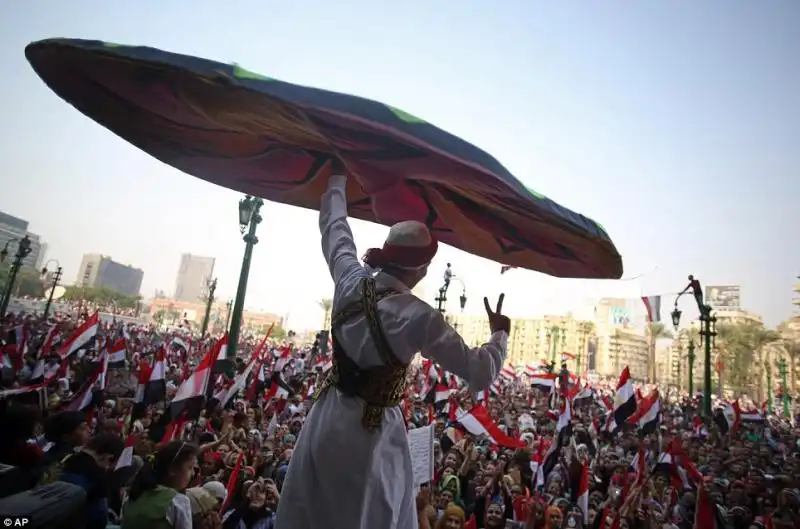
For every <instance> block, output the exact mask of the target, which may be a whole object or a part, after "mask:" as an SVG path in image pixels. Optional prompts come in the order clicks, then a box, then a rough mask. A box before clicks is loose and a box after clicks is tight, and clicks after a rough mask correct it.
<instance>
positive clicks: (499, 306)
mask: <svg viewBox="0 0 800 529" xmlns="http://www.w3.org/2000/svg"><path fill="white" fill-rule="evenodd" d="M504 299H506V295H505V294H500V297H499V298H497V309H496V310H495V311H494V312H495V313H496V314H502V312H503V300H504Z"/></svg>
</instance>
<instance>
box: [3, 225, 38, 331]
mask: <svg viewBox="0 0 800 529" xmlns="http://www.w3.org/2000/svg"><path fill="white" fill-rule="evenodd" d="M12 242H16V243H17V252H16V253H15V254H14V261H13V262H12V263H11V269H10V270H9V271H8V279H7V281H6V288H5V291H4V292H3V299H2V301H1V302H0V319H2V318H4V317H5V315H6V310H7V309H8V304H9V302H10V301H11V293H12V292H14V283H15V282H16V281H17V273H19V269H20V268H22V260H23V259H25V258H26V257H28V255H29V254H30V253H31V240H30V238H28V236H27V235H26V236H25V237H23V238H22V239H11V240H9V241H8V242H7V243H6V244H5V246H4V247H3V249H2V250H0V263H2V262H4V261H5V260H6V258H7V257H8V247H9V245H10V244H11V243H12Z"/></svg>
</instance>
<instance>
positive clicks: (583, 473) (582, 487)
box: [572, 464, 589, 526]
mask: <svg viewBox="0 0 800 529" xmlns="http://www.w3.org/2000/svg"><path fill="white" fill-rule="evenodd" d="M572 496H573V499H572V501H573V502H575V504H576V505H577V506H578V507H580V509H581V511H582V512H583V524H584V526H586V525H588V524H589V467H588V465H584V464H581V470H580V477H579V479H578V486H577V487H573V488H572Z"/></svg>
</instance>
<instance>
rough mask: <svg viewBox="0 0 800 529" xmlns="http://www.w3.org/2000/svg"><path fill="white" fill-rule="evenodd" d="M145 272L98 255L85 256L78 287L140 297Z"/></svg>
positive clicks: (89, 254)
mask: <svg viewBox="0 0 800 529" xmlns="http://www.w3.org/2000/svg"><path fill="white" fill-rule="evenodd" d="M143 278H144V272H142V271H141V270H140V269H139V268H134V267H132V266H130V265H124V264H121V263H118V262H116V261H114V260H113V259H111V258H110V257H107V256H105V255H101V254H98V253H88V254H84V255H83V258H82V259H81V266H80V268H79V269H78V279H77V280H76V281H75V284H76V285H77V286H81V287H86V288H107V289H109V290H113V291H115V292H119V293H120V294H125V295H126V296H138V295H139V291H140V290H141V288H142V279H143Z"/></svg>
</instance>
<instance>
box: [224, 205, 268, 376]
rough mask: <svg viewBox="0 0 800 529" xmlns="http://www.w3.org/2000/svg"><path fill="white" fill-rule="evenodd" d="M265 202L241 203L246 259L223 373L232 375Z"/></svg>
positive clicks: (240, 230) (234, 306) (241, 228)
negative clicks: (248, 280) (261, 212)
mask: <svg viewBox="0 0 800 529" xmlns="http://www.w3.org/2000/svg"><path fill="white" fill-rule="evenodd" d="M263 205H264V201H263V200H261V199H260V198H254V197H252V196H250V195H247V196H245V197H244V198H243V199H242V200H240V201H239V232H240V233H245V231H247V233H245V235H244V237H243V238H242V239H243V240H244V242H245V247H244V257H243V258H242V271H241V272H240V273H239V286H238V288H237V289H236V301H235V302H234V303H233V311H232V313H231V324H230V328H229V330H228V348H227V349H228V350H227V355H226V356H227V360H228V362H226V365H225V366H223V371H225V372H227V373H230V374H232V373H233V362H232V360H233V359H234V358H236V346H237V345H238V341H239V328H240V327H241V325H242V312H244V299H245V295H246V293H247V279H248V277H249V276H250V262H251V260H252V258H253V247H254V246H255V245H256V244H258V237H256V228H257V227H258V224H259V223H260V222H261V220H262V219H261V215H259V211H260V210H261V206H263Z"/></svg>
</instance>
